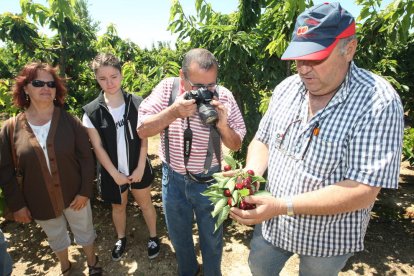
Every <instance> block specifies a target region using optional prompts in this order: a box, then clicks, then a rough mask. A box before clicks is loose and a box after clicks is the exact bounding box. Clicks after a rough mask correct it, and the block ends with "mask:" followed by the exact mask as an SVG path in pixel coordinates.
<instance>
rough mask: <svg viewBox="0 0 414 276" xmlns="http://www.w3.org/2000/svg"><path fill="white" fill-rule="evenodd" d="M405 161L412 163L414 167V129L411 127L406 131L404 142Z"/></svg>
mask: <svg viewBox="0 0 414 276" xmlns="http://www.w3.org/2000/svg"><path fill="white" fill-rule="evenodd" d="M402 151H403V161H408V162H410V166H414V128H412V127H410V128H407V129H405V130H404V141H403V150H402Z"/></svg>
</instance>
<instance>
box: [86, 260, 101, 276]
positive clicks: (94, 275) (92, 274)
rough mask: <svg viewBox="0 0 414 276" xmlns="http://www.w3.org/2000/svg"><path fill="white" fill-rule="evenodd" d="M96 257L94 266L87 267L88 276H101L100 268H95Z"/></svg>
mask: <svg viewBox="0 0 414 276" xmlns="http://www.w3.org/2000/svg"><path fill="white" fill-rule="evenodd" d="M95 257H96V262H95V264H94V265H88V268H89V276H101V275H102V267H96V265H97V264H98V262H99V258H98V256H95Z"/></svg>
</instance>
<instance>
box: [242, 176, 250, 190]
mask: <svg viewBox="0 0 414 276" xmlns="http://www.w3.org/2000/svg"><path fill="white" fill-rule="evenodd" d="M242 183H243V186H244V187H246V188H247V186H248V185H250V182H249V180H248V179H247V178H246V179H243V181H242Z"/></svg>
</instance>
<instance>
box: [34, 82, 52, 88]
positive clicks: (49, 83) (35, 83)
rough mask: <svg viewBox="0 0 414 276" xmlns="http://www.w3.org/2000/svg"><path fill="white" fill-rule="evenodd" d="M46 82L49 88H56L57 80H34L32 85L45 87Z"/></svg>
mask: <svg viewBox="0 0 414 276" xmlns="http://www.w3.org/2000/svg"><path fill="white" fill-rule="evenodd" d="M45 84H46V85H47V87H49V88H55V87H56V82H55V81H41V80H32V85H33V86H34V87H44V86H45Z"/></svg>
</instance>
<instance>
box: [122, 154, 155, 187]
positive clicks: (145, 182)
mask: <svg viewBox="0 0 414 276" xmlns="http://www.w3.org/2000/svg"><path fill="white" fill-rule="evenodd" d="M146 163H147V164H146V166H145V170H144V175H143V176H142V179H141V181H140V182H134V183H131V184H124V185H121V193H123V192H125V191H126V190H128V189H129V190H132V189H137V190H139V189H145V188H147V187H149V186H150V185H151V183H152V181H153V180H154V170H153V168H152V166H151V163H150V161H149V159H148V158H147V159H146Z"/></svg>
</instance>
